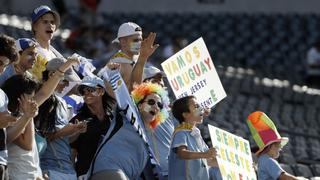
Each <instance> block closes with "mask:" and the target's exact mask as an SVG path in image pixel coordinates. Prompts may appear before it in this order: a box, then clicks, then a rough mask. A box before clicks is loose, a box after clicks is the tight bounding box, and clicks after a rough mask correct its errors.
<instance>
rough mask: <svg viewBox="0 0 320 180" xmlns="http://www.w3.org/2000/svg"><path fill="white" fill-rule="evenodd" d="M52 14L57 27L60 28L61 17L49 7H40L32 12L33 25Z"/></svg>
mask: <svg viewBox="0 0 320 180" xmlns="http://www.w3.org/2000/svg"><path fill="white" fill-rule="evenodd" d="M47 13H52V14H53V16H54V19H55V21H56V22H55V23H56V26H57V27H58V26H59V25H60V16H59V14H58V13H57V12H56V11H53V10H51V9H50V8H49V7H48V6H44V5H42V6H39V7H37V8H36V9H34V10H33V11H32V15H31V20H32V24H33V23H35V22H36V21H37V20H38V19H39V18H40V17H41V16H43V15H45V14H47Z"/></svg>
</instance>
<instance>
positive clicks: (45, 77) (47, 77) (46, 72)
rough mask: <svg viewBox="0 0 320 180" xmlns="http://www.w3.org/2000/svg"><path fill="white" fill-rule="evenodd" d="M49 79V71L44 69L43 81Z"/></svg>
mask: <svg viewBox="0 0 320 180" xmlns="http://www.w3.org/2000/svg"><path fill="white" fill-rule="evenodd" d="M48 79H49V71H48V70H44V71H43V72H42V80H43V81H47V80H48Z"/></svg>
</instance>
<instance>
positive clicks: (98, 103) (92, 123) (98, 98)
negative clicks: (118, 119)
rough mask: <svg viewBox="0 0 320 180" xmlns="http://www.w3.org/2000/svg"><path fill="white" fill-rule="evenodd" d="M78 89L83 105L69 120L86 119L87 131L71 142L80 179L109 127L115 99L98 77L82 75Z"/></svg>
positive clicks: (81, 120)
mask: <svg viewBox="0 0 320 180" xmlns="http://www.w3.org/2000/svg"><path fill="white" fill-rule="evenodd" d="M78 91H79V94H80V95H81V96H82V97H83V99H84V105H83V106H82V107H81V109H80V110H79V112H78V114H77V115H76V116H75V117H73V118H72V120H71V122H75V121H80V122H83V121H87V131H86V132H85V133H82V134H80V135H79V136H78V138H77V139H76V140H75V141H74V142H73V143H71V148H72V150H73V151H72V152H73V157H76V159H77V161H76V162H75V169H76V172H77V176H78V179H80V178H81V177H82V176H83V175H85V174H86V173H87V171H88V169H89V167H90V163H91V161H92V159H93V157H94V154H95V152H96V150H97V148H98V145H99V143H100V142H101V140H102V138H103V136H104V135H105V134H106V132H107V131H108V129H109V126H110V123H111V120H112V117H113V116H112V109H113V107H114V105H115V100H114V99H113V98H112V97H111V96H110V95H109V94H108V93H107V92H106V90H105V86H104V82H103V80H102V79H100V78H98V77H89V76H86V77H84V78H83V79H82V81H81V83H80V85H79V86H78Z"/></svg>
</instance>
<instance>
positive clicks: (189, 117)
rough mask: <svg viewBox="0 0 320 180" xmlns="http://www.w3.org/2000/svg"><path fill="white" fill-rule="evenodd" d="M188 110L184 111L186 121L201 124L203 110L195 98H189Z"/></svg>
mask: <svg viewBox="0 0 320 180" xmlns="http://www.w3.org/2000/svg"><path fill="white" fill-rule="evenodd" d="M189 111H190V112H188V113H186V116H185V120H186V122H189V123H192V124H193V123H195V124H201V123H202V120H203V112H202V108H201V106H200V105H199V104H198V103H197V101H196V99H195V98H192V99H190V100H189Z"/></svg>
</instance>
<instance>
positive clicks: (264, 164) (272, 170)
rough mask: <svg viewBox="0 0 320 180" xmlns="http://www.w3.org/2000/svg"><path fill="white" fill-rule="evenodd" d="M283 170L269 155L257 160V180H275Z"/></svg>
mask: <svg viewBox="0 0 320 180" xmlns="http://www.w3.org/2000/svg"><path fill="white" fill-rule="evenodd" d="M282 172H284V170H283V169H282V168H281V166H280V165H279V163H278V162H277V161H276V160H275V159H273V158H271V157H270V156H269V155H267V154H264V155H261V156H260V157H259V159H258V179H259V180H277V179H278V178H279V176H280V175H281V173H282Z"/></svg>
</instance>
